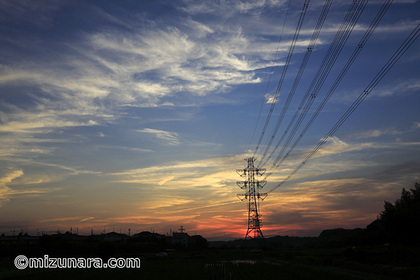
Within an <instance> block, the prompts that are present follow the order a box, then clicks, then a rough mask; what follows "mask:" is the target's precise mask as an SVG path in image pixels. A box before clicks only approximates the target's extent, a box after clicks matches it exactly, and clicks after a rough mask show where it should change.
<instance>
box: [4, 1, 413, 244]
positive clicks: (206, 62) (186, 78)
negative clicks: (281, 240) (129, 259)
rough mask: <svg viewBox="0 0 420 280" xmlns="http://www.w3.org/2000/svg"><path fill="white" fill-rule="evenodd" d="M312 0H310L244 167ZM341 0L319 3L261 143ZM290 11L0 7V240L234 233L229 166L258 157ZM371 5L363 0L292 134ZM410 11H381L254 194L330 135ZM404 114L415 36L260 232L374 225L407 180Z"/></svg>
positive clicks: (409, 140)
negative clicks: (18, 235)
mask: <svg viewBox="0 0 420 280" xmlns="http://www.w3.org/2000/svg"><path fill="white" fill-rule="evenodd" d="M324 2H325V1H324V0H316V1H314V0H312V1H310V2H309V6H308V9H307V12H306V15H305V18H304V20H303V24H302V28H301V30H300V33H299V37H298V38H297V43H296V47H295V49H294V52H293V54H292V56H291V59H290V64H289V66H288V69H287V72H284V73H285V76H284V82H283V83H282V86H281V88H280V91H279V98H278V100H277V102H276V103H275V106H274V111H273V114H272V117H271V120H270V123H269V126H268V128H267V130H266V134H265V137H264V138H263V141H262V143H261V147H260V148H259V150H258V153H257V154H256V158H257V161H256V164H258V163H259V159H261V158H262V152H263V151H264V148H265V145H266V144H267V141H268V140H269V137H270V136H271V135H272V131H273V129H274V126H275V124H276V121H277V120H278V119H279V116H280V112H281V110H282V108H284V105H285V101H286V99H287V96H288V94H289V92H290V91H291V88H292V84H293V82H294V80H295V77H296V75H297V72H298V70H299V67H300V65H301V63H302V59H303V57H304V55H305V52H306V51H307V48H308V44H309V42H310V39H311V36H312V34H313V31H314V28H315V25H316V23H317V21H318V18H319V16H320V14H321V10H322V8H323V5H324ZM352 2H353V1H343V0H340V1H339V0H335V1H333V3H332V5H331V8H330V10H329V13H328V16H327V18H326V20H325V23H324V25H323V27H322V30H321V32H320V34H319V38H318V40H317V42H316V45H315V47H314V48H313V51H312V54H311V57H310V58H309V61H308V64H307V67H306V68H305V71H304V72H303V75H302V79H301V81H300V83H299V84H298V87H297V90H296V93H295V95H294V97H293V99H292V101H291V103H290V107H289V110H288V111H287V112H286V114H285V115H284V120H283V122H282V125H281V126H280V129H279V133H277V135H276V136H275V141H274V142H273V143H274V144H273V145H272V146H274V145H275V144H276V143H277V140H278V139H280V137H281V135H282V134H283V132H284V131H285V130H286V126H287V124H288V123H289V121H290V120H291V119H292V117H293V114H294V113H295V112H296V110H297V108H298V107H299V104H300V102H301V100H302V98H303V96H304V94H305V92H306V91H307V90H308V88H309V86H310V84H311V82H312V80H313V78H314V76H315V73H316V72H317V70H318V67H319V65H320V64H321V62H322V60H323V58H324V56H325V54H326V53H327V50H328V48H329V47H330V44H331V42H332V41H333V39H334V36H335V35H336V32H337V30H338V28H339V26H340V23H341V21H342V20H343V18H344V16H345V14H346V11H347V10H348V9H349V6H350V5H351V3H352ZM303 3H304V1H291V5H290V7H289V9H288V5H289V1H286V0H253V1H237V0H232V1H227V0H220V1H194V0H175V1H82V0H80V1H77V0H75V1H56V0H51V1H48V0H45V1H44V0H40V1H29V0H20V1H1V0H0V234H1V233H5V234H12V231H13V230H15V231H16V232H20V231H22V230H23V231H28V232H29V233H30V234H37V233H38V232H51V231H57V229H60V231H61V232H65V231H67V230H70V228H73V231H74V229H76V228H77V229H78V231H79V233H81V234H90V232H91V230H93V232H94V233H100V232H103V231H106V232H109V231H116V232H122V233H128V229H131V233H132V234H133V233H136V232H139V231H143V230H148V231H155V232H158V233H162V234H166V233H167V232H169V231H170V230H177V229H178V228H179V227H180V226H181V225H183V226H184V228H186V231H187V232H188V233H189V234H200V235H203V236H204V237H206V238H209V239H212V238H213V239H227V238H236V237H238V238H239V237H244V234H245V232H246V229H247V208H248V206H247V204H246V203H245V202H241V201H240V200H239V199H238V198H237V196H236V195H237V194H239V193H241V192H243V191H242V190H241V189H240V188H239V187H238V186H237V185H236V181H240V180H242V178H241V177H240V176H239V175H238V174H237V173H236V169H241V168H245V167H246V162H245V161H244V159H245V158H247V157H250V156H252V155H253V152H254V151H255V149H256V144H257V141H258V137H259V136H260V135H261V132H262V129H263V125H264V122H265V120H266V118H267V115H268V113H269V110H270V107H271V106H272V104H273V103H272V102H273V96H274V95H275V92H276V88H277V87H278V84H279V81H280V78H281V75H282V73H283V71H285V70H283V69H285V68H284V66H285V62H286V58H287V56H288V53H289V49H290V46H291V42H292V38H293V35H294V33H295V30H296V26H297V24H298V20H299V16H300V13H301V10H302V7H303ZM382 3H383V1H379V0H375V1H373V0H372V1H369V2H368V4H367V5H366V7H365V9H364V11H363V13H362V14H361V16H360V18H359V20H358V22H357V24H356V26H355V28H354V30H353V32H352V33H351V34H350V37H349V38H348V41H347V43H346V44H345V46H344V48H343V50H342V52H341V53H340V55H339V56H338V59H337V61H336V63H335V64H334V65H333V67H332V70H331V72H330V73H329V75H328V76H327V78H326V80H325V83H324V84H323V86H322V87H321V89H320V91H319V95H318V96H317V97H316V98H315V99H314V104H313V105H312V107H311V109H310V110H309V112H308V115H307V117H306V118H305V119H304V122H303V125H302V126H301V127H300V128H299V131H298V132H297V134H296V136H298V135H299V133H300V131H301V130H302V129H303V127H304V125H305V124H306V123H307V121H308V120H309V118H310V117H311V116H312V114H313V113H314V112H315V110H316V108H317V107H318V105H319V104H320V102H321V101H322V99H323V98H324V96H325V95H326V93H327V92H328V90H329V89H330V88H331V87H332V85H333V83H334V81H335V80H336V79H337V76H338V74H339V73H340V71H341V70H342V68H343V67H344V65H345V64H346V62H347V61H348V59H349V57H350V55H351V53H352V52H353V50H355V48H357V46H358V44H359V41H360V40H361V39H362V36H363V35H364V33H365V32H366V29H367V28H368V27H369V25H370V24H371V22H372V21H373V19H374V17H375V15H376V14H377V12H378V11H379V9H380V8H381V6H382ZM287 11H288V12H287ZM419 11H420V2H419V1H415V0H400V1H394V2H393V3H392V5H391V6H390V7H389V9H388V11H387V12H386V14H385V15H384V17H383V19H382V20H381V22H380V23H379V25H378V26H377V28H376V30H375V31H374V33H373V34H372V36H371V37H370V38H369V41H368V42H367V43H366V45H365V46H364V47H363V48H362V50H361V52H360V54H359V56H358V57H357V59H356V60H355V62H354V63H353V64H352V66H351V68H350V69H349V71H348V72H347V73H346V75H345V77H344V78H343V80H342V81H341V83H340V84H339V85H338V87H337V89H336V90H335V91H334V93H333V95H332V96H331V99H330V100H329V102H328V103H327V104H326V106H325V107H324V109H323V110H322V112H321V114H320V115H319V116H318V118H317V119H316V120H315V122H314V123H313V125H312V126H311V127H310V128H309V130H308V132H307V133H306V134H305V135H304V136H303V138H302V140H301V141H300V142H299V144H298V145H297V146H296V147H295V148H294V150H293V151H292V152H291V154H290V156H289V157H288V158H287V159H286V160H285V161H284V162H283V163H282V164H281V165H280V166H279V168H278V169H276V170H271V169H270V167H271V165H272V161H269V162H268V163H267V165H266V166H264V167H265V168H267V169H268V170H267V171H270V172H271V171H273V172H274V173H273V174H272V175H271V176H270V177H269V178H267V181H268V183H267V185H266V187H265V188H264V189H263V191H266V192H268V191H270V190H272V189H273V188H274V187H276V186H277V185H278V184H279V183H280V182H281V181H282V180H283V179H284V178H286V177H287V176H288V175H289V174H290V173H291V172H292V171H293V170H294V169H295V168H296V167H297V166H298V164H299V163H300V162H301V161H302V160H303V159H304V158H305V156H306V155H307V153H308V152H310V151H311V150H312V149H313V148H314V147H315V146H316V144H317V143H318V142H319V141H320V140H321V139H322V138H323V137H324V136H325V135H326V133H327V132H328V131H329V130H330V129H331V127H333V125H334V124H335V123H336V122H337V121H338V119H339V118H340V117H341V116H342V114H343V113H344V112H345V111H346V110H347V108H349V106H350V105H351V104H352V102H353V101H354V100H355V99H356V98H357V96H359V94H361V93H362V92H363V91H364V89H365V88H366V87H367V86H368V84H369V83H370V82H371V81H372V80H373V79H374V77H375V75H376V74H377V73H379V71H380V70H381V68H382V67H383V66H384V65H385V63H386V62H387V61H388V59H389V58H391V56H392V55H393V54H394V52H395V51H396V50H397V49H398V47H399V46H400V45H401V44H402V43H403V42H404V40H405V39H406V38H407V37H408V36H409V34H410V33H411V32H412V31H413V30H414V29H415V28H416V26H417V25H418V24H419V23H420V13H419ZM286 14H287V18H286V20H285V16H286ZM284 22H285V25H284V29H283V23H284ZM282 30H283V36H282V38H281V40H279V39H280V36H281V34H282ZM419 105H420V40H417V41H415V42H414V44H412V45H411V47H410V48H409V49H408V50H407V51H406V52H405V54H404V55H403V56H402V57H401V59H400V60H399V61H398V62H397V63H396V64H395V66H394V67H393V68H392V69H391V71H390V72H389V73H387V75H386V76H385V77H384V78H383V79H382V80H381V81H380V83H379V84H378V85H377V86H376V87H375V88H374V90H373V91H372V92H371V93H370V94H369V96H368V97H367V99H366V100H365V101H364V102H363V103H362V104H361V105H360V106H359V107H358V108H357V110H356V111H355V112H354V113H353V114H352V115H351V116H350V118H349V119H348V120H347V121H346V122H345V123H344V124H343V125H342V127H341V128H340V129H339V130H338V131H337V133H335V134H334V136H333V137H331V138H330V139H329V140H328V141H327V143H326V145H325V146H324V147H323V149H321V150H320V151H319V152H318V153H317V154H316V155H315V156H314V157H313V158H312V159H311V160H309V161H308V162H307V163H306V164H305V166H304V167H303V168H301V169H300V170H299V171H298V172H297V173H296V174H294V176H292V177H291V178H290V180H288V181H287V182H286V183H285V184H283V185H281V187H279V188H276V189H275V190H274V191H272V192H270V193H269V195H268V197H267V198H266V199H265V200H264V201H263V202H262V204H261V206H262V208H261V214H262V221H263V227H262V231H263V233H264V235H265V236H274V235H297V236H317V235H318V234H319V233H320V232H321V231H322V230H323V229H329V228H338V227H343V228H355V227H365V226H366V225H367V224H369V223H370V222H372V221H373V220H374V219H376V217H377V215H378V214H379V213H380V212H381V211H382V210H383V204H384V200H387V201H394V200H396V199H397V198H398V197H399V195H400V192H401V189H402V188H403V187H405V188H411V187H413V186H414V183H415V182H420V169H419V167H420V106H419ZM261 108H262V110H261V114H259V113H260V109H261ZM257 122H258V123H257ZM256 124H257V126H256ZM255 128H256V129H255ZM254 129H255V135H254V134H253V133H254ZM253 135H254V136H253ZM293 139H295V138H293ZM293 141H294V140H293ZM293 141H292V143H293ZM281 147H282V146H280V148H279V150H280V149H281ZM277 153H278V151H277V152H276V153H275V154H274V155H273V158H275V157H276V156H277Z"/></svg>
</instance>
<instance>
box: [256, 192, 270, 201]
mask: <svg viewBox="0 0 420 280" xmlns="http://www.w3.org/2000/svg"><path fill="white" fill-rule="evenodd" d="M267 195H268V194H267V193H259V194H258V198H259V199H261V200H264V199H265V198H266V197H267Z"/></svg>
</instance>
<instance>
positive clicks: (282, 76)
mask: <svg viewBox="0 0 420 280" xmlns="http://www.w3.org/2000/svg"><path fill="white" fill-rule="evenodd" d="M309 1H310V0H305V2H304V4H303V7H302V10H301V12H300V17H299V21H298V24H297V26H296V30H295V34H294V35H293V40H292V43H291V45H290V49H289V53H288V55H287V58H286V62H285V64H284V66H283V71H282V74H281V78H280V81H279V83H278V85H277V89H276V93H275V94H274V98H273V102H272V103H271V107H270V111H269V113H268V116H267V119H266V120H265V124H264V128H263V130H262V132H261V135H260V138H259V140H258V144H257V146H256V148H255V152H254V156H255V155H256V153H257V152H258V149H259V147H260V144H261V141H262V139H263V137H264V134H265V131H266V130H267V126H268V123H269V122H270V118H271V115H272V113H273V110H274V106H275V105H276V103H277V99H278V96H279V94H280V89H281V87H282V84H283V80H284V77H285V75H286V72H287V69H288V67H289V63H290V59H291V58H292V55H293V51H294V48H295V46H296V41H297V39H298V37H299V33H300V30H301V28H302V23H303V20H304V18H305V15H306V11H307V10H308V6H309Z"/></svg>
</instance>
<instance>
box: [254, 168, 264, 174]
mask: <svg viewBox="0 0 420 280" xmlns="http://www.w3.org/2000/svg"><path fill="white" fill-rule="evenodd" d="M256 172H257V174H258V175H260V176H262V175H264V173H265V168H257V170H256Z"/></svg>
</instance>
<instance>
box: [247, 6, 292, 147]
mask: <svg viewBox="0 0 420 280" xmlns="http://www.w3.org/2000/svg"><path fill="white" fill-rule="evenodd" d="M291 2H292V0H289V4H288V6H287V10H286V15H285V17H284V21H283V27H282V29H281V33H280V38H279V41H278V43H277V50H276V54H275V55H274V61H276V60H277V55H278V53H279V49H280V43H281V41H282V38H283V32H284V26H285V25H286V20H287V16H288V14H289V11H290V3H291ZM273 72H274V66H273V67H272V68H271V70H270V76H269V77H268V82H267V87H266V88H265V94H264V96H265V95H266V94H267V93H268V88H269V87H270V82H271V77H272V76H273ZM264 104H265V101H264V100H263V102H262V103H261V107H260V112H259V113H258V118H257V122H256V123H255V127H254V132H253V133H252V137H251V141H250V142H249V147H248V150H250V149H251V145H252V141H253V140H254V136H255V132H256V131H257V127H258V123H259V121H260V117H261V113H262V109H263V107H264Z"/></svg>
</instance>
